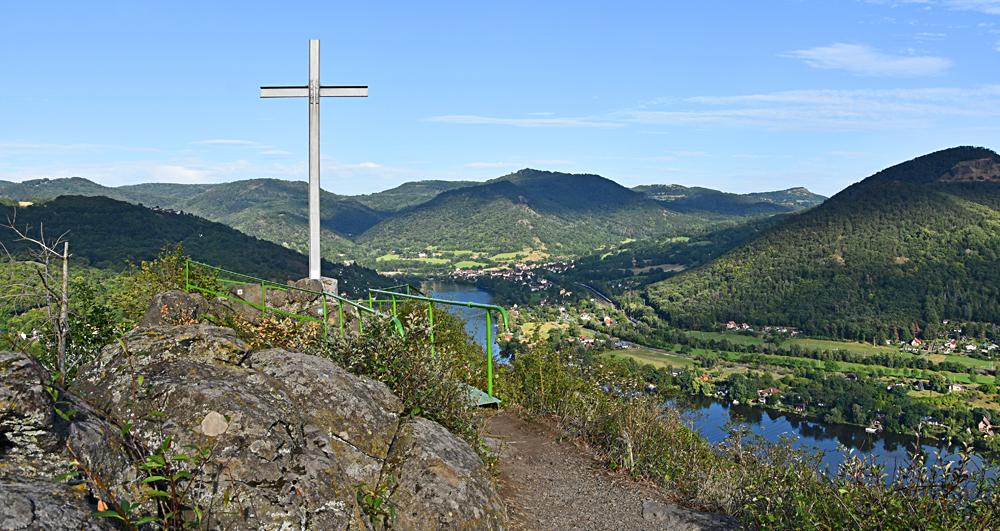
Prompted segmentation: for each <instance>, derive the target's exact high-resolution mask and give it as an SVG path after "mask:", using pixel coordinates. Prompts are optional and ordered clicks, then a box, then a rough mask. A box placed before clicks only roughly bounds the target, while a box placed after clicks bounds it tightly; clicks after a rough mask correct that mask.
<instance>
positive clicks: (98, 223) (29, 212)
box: [0, 196, 387, 293]
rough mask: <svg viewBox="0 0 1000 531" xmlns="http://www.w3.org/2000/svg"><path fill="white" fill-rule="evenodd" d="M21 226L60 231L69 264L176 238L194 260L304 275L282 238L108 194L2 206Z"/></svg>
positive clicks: (303, 261)
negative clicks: (274, 240)
mask: <svg viewBox="0 0 1000 531" xmlns="http://www.w3.org/2000/svg"><path fill="white" fill-rule="evenodd" d="M6 210H7V212H6V214H7V216H8V218H10V219H13V220H14V222H15V225H16V226H17V227H18V228H20V229H25V228H27V229H28V231H29V232H30V233H31V235H32V236H34V237H37V236H38V235H39V228H40V226H42V225H43V224H44V230H45V235H46V237H47V238H54V237H57V236H59V235H62V234H65V238H66V239H68V240H69V241H70V251H71V252H72V254H73V257H74V263H76V264H79V265H90V266H93V267H98V268H105V269H119V268H122V267H125V265H126V263H136V262H138V261H141V260H151V259H153V258H155V257H156V256H157V254H158V253H159V251H160V250H161V249H162V248H163V247H164V246H167V245H173V244H177V243H180V244H182V245H183V247H184V251H185V252H186V253H187V254H189V255H190V256H191V257H192V258H194V259H195V260H199V261H202V262H206V263H209V264H212V265H216V266H220V267H224V268H226V269H230V270H233V271H237V272H240V273H244V274H248V275H252V276H258V277H262V278H266V279H269V280H275V281H279V282H281V281H285V280H289V279H298V278H301V277H304V276H305V274H306V272H307V271H308V260H307V258H306V257H305V256H303V255H302V254H299V253H297V252H295V251H293V250H291V249H286V248H284V247H282V246H280V245H276V244H274V243H271V242H268V241H264V240H260V239H258V238H254V237H251V236H247V235H246V234H243V233H241V232H239V231H237V230H235V229H233V228H231V227H229V226H227V225H224V224H222V223H215V222H211V221H208V220H205V219H202V218H200V217H197V216H194V215H191V214H180V213H173V212H168V211H163V210H161V211H154V210H152V209H149V208H145V207H141V206H138V205H133V204H130V203H126V202H123V201H117V200H114V199H109V198H106V197H85V196H61V197H58V198H56V199H54V200H52V201H48V202H46V203H42V204H39V205H34V206H30V207H27V208H10V207H8V208H7V209H6ZM0 243H2V244H3V245H4V246H5V247H6V248H7V249H8V250H10V251H12V252H14V253H15V254H16V253H19V252H23V251H25V250H26V247H25V246H24V245H23V243H21V242H18V241H16V240H15V234H14V233H13V231H11V230H7V229H0ZM323 274H324V275H327V276H331V277H335V278H338V279H340V280H341V286H342V288H341V289H342V290H347V291H348V292H358V293H361V292H363V291H364V288H367V287H377V286H382V285H386V284H387V279H385V278H383V277H380V276H379V275H378V274H376V273H375V272H374V271H371V270H369V269H365V268H361V267H356V266H344V265H340V264H333V263H330V262H327V261H324V262H323Z"/></svg>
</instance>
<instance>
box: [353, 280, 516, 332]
mask: <svg viewBox="0 0 1000 531" xmlns="http://www.w3.org/2000/svg"><path fill="white" fill-rule="evenodd" d="M368 291H369V292H371V293H378V294H380V295H389V296H391V297H399V298H403V299H411V300H417V301H423V302H434V303H438V304H446V305H450V306H464V307H466V308H478V309H480V310H493V311H495V312H497V313H499V314H500V317H502V318H503V327H504V330H507V331H510V316H509V315H508V314H507V310H506V309H505V308H504V307H503V306H497V305H495V304H485V303H481V302H471V301H452V300H448V299H438V298H436V297H428V296H426V295H409V294H406V293H398V292H395V291H388V288H386V289H374V288H369V290H368Z"/></svg>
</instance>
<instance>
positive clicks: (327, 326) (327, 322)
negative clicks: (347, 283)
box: [323, 290, 330, 341]
mask: <svg viewBox="0 0 1000 531" xmlns="http://www.w3.org/2000/svg"><path fill="white" fill-rule="evenodd" d="M323 340H324V341H329V340H330V320H329V319H327V318H326V290H323Z"/></svg>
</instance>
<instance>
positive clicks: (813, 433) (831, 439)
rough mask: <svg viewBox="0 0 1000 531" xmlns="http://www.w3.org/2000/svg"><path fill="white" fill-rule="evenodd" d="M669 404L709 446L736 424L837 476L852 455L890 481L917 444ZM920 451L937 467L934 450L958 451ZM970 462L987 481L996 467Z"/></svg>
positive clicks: (950, 454) (712, 404) (706, 401)
mask: <svg viewBox="0 0 1000 531" xmlns="http://www.w3.org/2000/svg"><path fill="white" fill-rule="evenodd" d="M671 405H677V406H679V407H680V408H681V409H682V410H683V411H684V412H685V413H684V416H685V417H686V418H687V419H688V421H689V422H690V425H691V426H692V427H693V428H694V429H695V431H697V432H698V433H700V434H701V435H702V436H703V437H705V438H706V439H708V440H709V441H711V442H713V443H717V442H721V441H722V440H724V439H725V438H726V435H727V434H728V432H727V428H726V426H727V424H729V423H730V422H738V423H742V424H744V425H746V426H747V427H748V428H749V429H750V431H751V432H753V433H755V434H757V435H760V436H761V437H763V438H764V439H765V440H767V441H772V442H774V441H778V440H780V439H781V438H782V437H783V436H784V437H791V438H792V439H793V441H794V442H793V445H794V446H796V447H798V448H803V449H808V450H813V451H815V450H819V451H820V452H822V454H823V458H822V461H823V464H824V465H826V466H827V467H829V470H830V471H836V470H837V467H839V466H840V464H841V463H843V462H844V460H845V459H846V458H847V456H848V455H849V454H850V453H851V451H853V453H854V454H855V455H858V454H860V455H862V456H866V457H867V456H870V457H874V458H875V460H876V461H877V462H878V463H880V464H882V465H885V471H886V473H887V474H889V476H890V477H892V474H893V473H894V472H895V470H896V467H897V466H902V465H905V464H906V463H907V462H908V461H909V457H908V453H909V452H912V451H913V450H914V448H915V447H916V444H917V441H916V439H915V438H913V437H909V436H906V435H898V434H893V433H878V434H872V433H868V432H866V431H865V430H864V429H863V428H859V427H857V426H845V425H841V424H825V423H822V422H817V421H814V420H809V419H805V418H802V417H799V416H797V415H791V414H786V413H781V412H777V411H770V410H766V409H761V408H753V407H748V406H734V405H731V404H728V403H723V402H720V401H718V400H713V399H710V398H703V397H697V398H685V399H683V400H681V401H677V402H671ZM920 451H921V452H923V453H924V455H926V463H927V464H928V465H932V464H935V463H937V462H938V459H937V456H936V454H937V452H938V451H943V452H944V453H943V454H942V458H943V459H944V460H946V461H956V460H958V454H957V451H958V448H945V447H944V445H940V446H935V445H931V444H921V445H920ZM972 462H973V465H974V467H976V468H977V469H979V468H982V467H987V468H989V473H990V475H992V476H995V475H996V473H997V470H996V468H994V467H991V466H990V465H987V464H985V462H984V460H983V459H981V458H980V457H978V456H973V457H972Z"/></svg>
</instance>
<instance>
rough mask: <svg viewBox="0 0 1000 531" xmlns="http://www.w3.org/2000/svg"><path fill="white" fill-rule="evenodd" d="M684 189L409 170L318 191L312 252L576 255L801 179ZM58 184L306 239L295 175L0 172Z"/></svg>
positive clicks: (43, 189) (784, 196)
mask: <svg viewBox="0 0 1000 531" xmlns="http://www.w3.org/2000/svg"><path fill="white" fill-rule="evenodd" d="M686 190H689V193H693V192H690V191H691V190H695V191H698V193H697V194H694V195H695V196H697V197H694V196H692V198H691V199H689V200H688V201H686V202H674V203H676V204H674V203H670V202H666V201H658V200H656V199H652V198H650V197H649V196H648V195H647V194H644V193H640V192H637V191H635V190H630V189H628V188H625V187H623V186H621V185H619V184H617V183H615V182H614V181H611V180H608V179H605V178H603V177H600V176H597V175H589V174H582V175H576V174H567V173H558V172H548V171H539V170H532V169H524V170H521V171H518V172H515V173H512V174H509V175H505V176H503V177H499V178H497V179H493V180H491V181H488V182H485V183H476V182H469V181H417V182H411V183H405V184H403V185H400V186H398V187H396V188H393V189H391V190H386V191H384V192H379V193H377V194H369V195H365V196H356V197H350V196H339V195H335V194H331V193H329V192H326V191H324V192H322V194H321V205H322V213H321V239H322V242H323V256H324V258H326V259H328V260H331V261H333V262H342V261H345V260H350V259H354V260H360V261H362V262H363V263H366V264H375V263H380V264H382V265H383V266H386V267H397V266H398V265H399V264H398V263H394V262H377V258H379V257H383V256H391V255H393V254H395V253H399V252H403V253H413V254H416V253H419V252H423V251H425V250H426V249H427V248H429V247H436V248H438V249H441V250H451V251H456V252H463V253H479V254H480V255H483V254H485V255H486V257H489V256H494V255H505V254H511V253H517V252H523V251H525V249H528V250H529V251H531V250H534V251H536V253H535V254H534V256H545V255H546V254H547V255H549V256H576V255H580V254H586V253H588V252H593V251H595V250H596V249H599V248H604V247H608V246H617V245H620V244H621V243H622V242H623V241H629V240H632V239H638V238H648V237H659V236H675V235H686V236H687V235H694V234H700V233H703V232H706V231H708V230H712V229H716V228H720V227H722V226H728V225H732V224H734V223H737V222H742V221H746V220H748V219H752V218H758V217H762V216H769V215H773V214H775V213H781V212H785V211H788V210H790V209H792V208H793V207H791V206H788V204H787V203H788V201H795V200H794V199H789V198H791V197H801V196H803V193H802V191H801V190H804V189H800V191H799V192H796V191H795V190H794V189H793V190H788V191H783V192H767V193H764V194H763V195H764V196H766V197H764V196H762V197H759V198H754V199H748V197H750V196H742V195H736V194H725V193H722V192H717V191H715V190H708V189H686ZM769 194H770V195H769ZM773 194H778V195H776V196H774V195H773ZM805 194H809V193H808V192H807V191H806V192H805ZM60 195H86V196H105V197H110V198H113V199H118V200H122V201H128V202H131V203H135V204H140V205H146V206H155V207H161V208H169V209H173V210H178V211H183V212H186V213H192V214H195V215H198V216H201V217H204V218H206V219H209V220H212V221H217V222H220V223H225V224H226V225H229V226H231V227H234V228H236V229H237V230H239V231H241V232H244V233H246V234H250V235H252V236H256V237H258V238H261V239H264V240H268V241H271V242H274V243H277V244H279V245H282V246H285V247H288V248H290V249H293V250H296V251H300V252H303V251H305V250H306V248H307V226H308V219H307V202H308V191H307V184H306V183H305V182H302V181H282V180H278V179H251V180H244V181H235V182H230V183H220V184H171V183H149V184H138V185H129V186H119V187H106V186H102V185H99V184H97V183H94V182H91V181H88V180H86V179H82V178H78V177H74V178H69V179H51V180H50V179H39V180H34V181H25V182H23V183H11V182H2V181H0V198H5V199H8V200H18V201H36V202H39V201H45V200H49V199H51V198H53V197H57V196H60ZM772 196H773V197H772ZM806 197H810V196H808V195H806ZM806 201H807V200H806ZM463 256H465V255H463ZM482 259H483V258H482V257H481V258H480V260H482ZM458 263H461V262H458Z"/></svg>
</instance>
